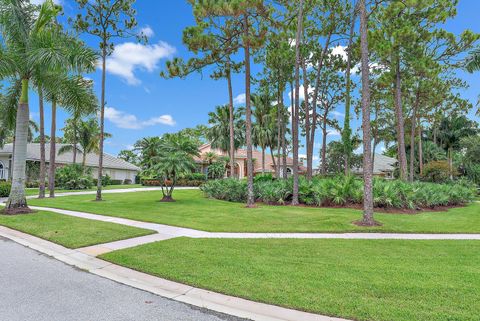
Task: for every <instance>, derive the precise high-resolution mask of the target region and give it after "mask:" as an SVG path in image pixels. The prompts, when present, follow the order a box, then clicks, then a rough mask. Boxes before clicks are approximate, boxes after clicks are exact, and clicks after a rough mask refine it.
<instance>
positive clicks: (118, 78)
mask: <svg viewBox="0 0 480 321" xmlns="http://www.w3.org/2000/svg"><path fill="white" fill-rule="evenodd" d="M38 1H39V0H36V1H32V2H38ZM58 1H59V2H60V3H61V4H62V5H63V6H64V11H65V16H71V15H73V14H75V13H76V5H75V3H74V1H72V0H58ZM135 8H136V9H137V12H138V15H137V20H138V24H139V29H142V28H145V30H146V31H147V33H149V34H150V38H149V43H148V45H146V46H142V45H139V44H135V42H134V40H133V39H121V40H119V41H117V50H116V52H115V53H114V54H113V56H112V57H111V59H110V60H109V64H108V66H107V86H106V97H107V98H106V99H107V107H108V109H107V119H106V122H105V126H106V131H107V132H109V133H111V134H112V135H113V137H112V138H111V139H109V140H107V142H106V145H105V150H106V152H107V153H110V154H117V153H118V152H119V151H120V150H122V149H127V148H131V146H132V145H133V144H134V143H135V141H137V140H138V139H140V138H142V137H146V136H158V135H161V134H163V133H166V132H175V131H178V130H180V129H182V128H185V127H193V126H196V125H197V124H206V123H207V121H208V115H207V114H208V112H209V111H212V110H213V109H214V107H215V106H217V105H221V104H225V103H226V102H227V101H228V95H227V85H226V83H225V81H222V80H219V81H215V80H212V79H210V77H209V72H208V70H205V72H204V73H203V75H201V74H193V75H191V76H189V77H188V78H187V79H169V80H165V79H162V78H161V77H160V76H159V72H160V70H161V69H162V68H163V67H164V65H165V61H166V60H167V59H168V58H172V57H176V56H179V57H184V58H186V57H189V56H190V54H189V53H188V51H187V50H186V49H185V47H184V45H183V44H182V31H183V29H184V28H185V27H186V26H189V25H192V24H194V19H193V15H192V11H191V7H190V5H189V4H188V3H187V1H186V0H185V1H184V0H175V1H137V3H136V5H135ZM479 9H480V2H478V1H477V0H461V1H460V4H459V6H458V15H457V17H456V18H455V19H454V20H450V21H449V22H448V23H447V24H446V26H445V27H446V29H447V30H449V31H452V32H454V33H460V32H461V31H463V30H464V29H472V30H473V31H476V32H480V20H479V19H478V12H479ZM82 38H83V39H84V40H85V41H86V42H87V43H88V44H89V45H91V46H93V47H95V48H97V47H98V43H97V41H96V39H91V38H88V37H85V36H82ZM254 69H255V68H254ZM255 71H259V69H258V68H256V70H255ZM100 74H101V72H100V70H97V72H95V73H94V74H91V75H88V77H89V78H91V79H93V80H94V83H95V91H96V92H97V93H99V92H100ZM458 75H459V76H461V77H462V78H463V79H465V80H466V81H467V82H468V83H469V84H470V88H469V89H468V90H467V91H465V92H463V93H462V95H463V97H465V98H468V99H470V100H471V101H472V102H473V103H476V101H477V96H478V94H479V93H480V88H479V82H478V80H479V77H480V73H477V74H474V75H470V74H466V73H464V72H459V73H458ZM233 92H234V96H239V99H238V101H239V102H241V95H242V94H243V93H244V92H245V89H244V78H243V75H241V74H238V75H235V76H234V79H233ZM30 102H31V114H32V118H33V119H34V120H37V121H38V98H37V96H36V95H35V94H34V93H32V94H31V97H30ZM342 109H343V106H338V110H339V112H340V111H341V110H342ZM49 111H50V110H49V108H48V107H47V116H46V124H47V131H49V128H48V125H49V123H50V115H48V113H49ZM337 117H338V118H339V120H340V121H341V122H343V119H342V117H341V115H340V114H338V116H337ZM472 117H473V115H472ZM66 118H68V115H67V114H65V113H64V112H62V111H60V112H59V115H58V128H62V127H63V122H64V121H65V119H66ZM357 124H358V121H357V120H354V124H353V125H354V127H357ZM58 134H59V135H61V134H62V133H61V132H60V131H59V132H58ZM338 138H339V137H338V136H335V134H334V135H331V136H330V137H329V140H331V139H338ZM316 141H317V142H318V144H319V143H320V141H321V137H320V136H319V135H318V136H317V137H316ZM318 144H316V148H315V151H314V153H315V155H318V152H319V148H318V147H319V145H318ZM301 152H302V151H301Z"/></svg>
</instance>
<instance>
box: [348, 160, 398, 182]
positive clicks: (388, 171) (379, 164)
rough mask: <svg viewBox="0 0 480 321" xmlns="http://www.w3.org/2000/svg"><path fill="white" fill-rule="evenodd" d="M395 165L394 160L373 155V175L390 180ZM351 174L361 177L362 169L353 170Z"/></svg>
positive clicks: (395, 161)
mask: <svg viewBox="0 0 480 321" xmlns="http://www.w3.org/2000/svg"><path fill="white" fill-rule="evenodd" d="M396 164H397V160H396V159H395V158H392V157H388V156H385V155H381V154H375V159H374V162H373V175H375V176H381V177H384V178H390V179H392V178H394V176H393V172H394V171H395V168H396ZM352 172H353V173H354V174H356V175H363V169H362V168H361V167H358V168H353V169H352Z"/></svg>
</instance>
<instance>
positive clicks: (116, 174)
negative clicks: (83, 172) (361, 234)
mask: <svg viewBox="0 0 480 321" xmlns="http://www.w3.org/2000/svg"><path fill="white" fill-rule="evenodd" d="M62 146H65V144H56V148H57V152H58V150H59V149H60V148H62ZM12 153H13V144H5V146H4V147H3V148H0V179H2V180H7V179H9V177H11V176H12V175H11V172H12V170H13V166H12V165H13V164H12ZM45 158H46V162H47V166H48V163H49V162H50V145H49V144H46V146H45ZM82 158H83V155H82V154H81V153H77V163H81V162H82ZM27 162H37V163H38V162H40V144H33V143H30V144H28V145H27ZM55 164H56V165H57V166H58V167H61V166H65V165H69V164H73V152H67V153H64V154H61V155H58V154H57V156H56V158H55ZM85 165H86V166H87V167H90V168H91V169H92V176H93V177H94V178H96V177H97V176H98V154H96V153H88V154H87V157H86V162H85ZM140 170H141V169H140V168H139V167H137V166H135V165H133V164H130V163H128V162H126V161H124V160H123V159H120V158H117V157H115V156H112V155H109V154H106V153H104V154H103V175H108V176H110V177H111V179H112V180H121V181H123V182H125V181H127V182H132V183H134V182H135V177H136V176H137V174H138V173H139V172H140Z"/></svg>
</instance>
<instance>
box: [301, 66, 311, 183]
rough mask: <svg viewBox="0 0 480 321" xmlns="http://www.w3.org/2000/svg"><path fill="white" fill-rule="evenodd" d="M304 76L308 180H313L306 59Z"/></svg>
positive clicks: (303, 67)
mask: <svg viewBox="0 0 480 321" xmlns="http://www.w3.org/2000/svg"><path fill="white" fill-rule="evenodd" d="M302 74H303V95H304V96H305V99H304V101H303V103H304V106H305V140H306V142H305V144H306V145H307V146H306V147H307V150H306V153H307V179H308V180H310V179H312V176H313V150H310V149H311V148H312V149H313V145H311V144H310V103H309V101H308V86H309V83H308V75H307V66H306V65H305V59H302Z"/></svg>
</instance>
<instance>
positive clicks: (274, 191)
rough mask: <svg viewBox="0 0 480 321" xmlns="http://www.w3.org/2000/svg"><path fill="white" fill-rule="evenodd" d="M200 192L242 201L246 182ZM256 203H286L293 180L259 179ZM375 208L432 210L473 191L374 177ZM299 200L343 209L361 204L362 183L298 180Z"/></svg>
mask: <svg viewBox="0 0 480 321" xmlns="http://www.w3.org/2000/svg"><path fill="white" fill-rule="evenodd" d="M201 190H202V191H203V192H204V193H205V194H206V195H207V196H209V197H212V198H216V199H220V200H226V201H231V202H245V201H246V199H247V183H246V181H245V180H236V179H230V178H228V179H222V180H215V181H208V182H206V183H205V184H204V185H203V186H202V187H201ZM254 191H255V197H256V200H257V201H261V202H264V203H267V204H286V203H289V202H290V201H291V199H292V194H293V181H292V179H286V180H285V179H278V180H271V181H269V180H259V181H257V182H255V183H254ZM373 197H374V205H375V206H376V207H383V208H402V209H417V208H433V207H435V206H454V205H460V204H465V203H468V202H471V201H473V200H474V199H475V189H473V188H471V187H470V186H468V185H467V184H464V183H461V182H460V183H450V184H435V183H425V182H415V183H408V182H403V181H399V180H384V179H379V178H376V179H375V180H374V187H373ZM299 201H300V203H302V204H307V205H316V206H345V205H352V204H362V202H363V182H362V180H361V179H359V178H357V177H354V176H337V177H331V178H314V179H312V180H311V181H307V180H306V179H305V178H303V177H301V178H300V181H299Z"/></svg>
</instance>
